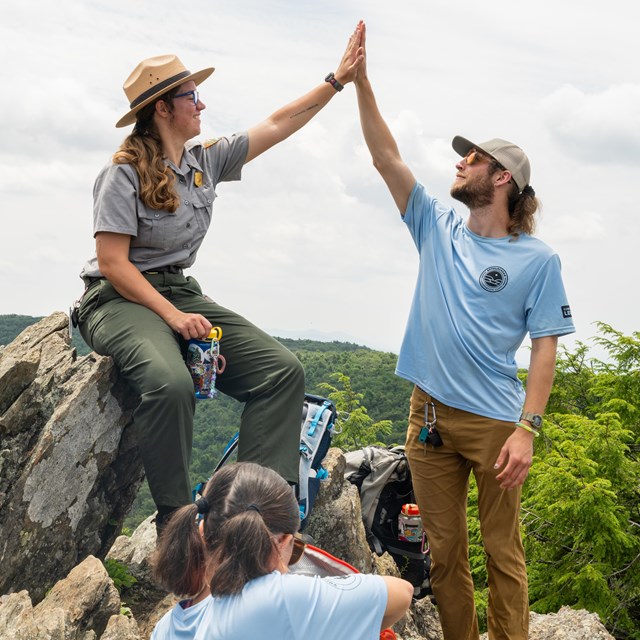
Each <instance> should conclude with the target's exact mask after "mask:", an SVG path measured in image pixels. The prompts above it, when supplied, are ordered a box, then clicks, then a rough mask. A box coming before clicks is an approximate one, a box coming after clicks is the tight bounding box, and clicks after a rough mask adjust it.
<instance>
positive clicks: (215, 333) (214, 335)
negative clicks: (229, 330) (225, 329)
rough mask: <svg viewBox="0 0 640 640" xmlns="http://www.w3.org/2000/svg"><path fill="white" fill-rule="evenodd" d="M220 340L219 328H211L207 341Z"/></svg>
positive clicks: (220, 331)
mask: <svg viewBox="0 0 640 640" xmlns="http://www.w3.org/2000/svg"><path fill="white" fill-rule="evenodd" d="M220 338H222V329H221V328H220V327H211V331H209V335H208V337H207V340H220Z"/></svg>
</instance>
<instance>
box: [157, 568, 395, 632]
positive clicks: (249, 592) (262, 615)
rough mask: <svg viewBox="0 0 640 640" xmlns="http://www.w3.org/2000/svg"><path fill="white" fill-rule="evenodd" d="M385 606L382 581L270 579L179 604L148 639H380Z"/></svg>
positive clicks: (366, 578)
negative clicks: (184, 605)
mask: <svg viewBox="0 0 640 640" xmlns="http://www.w3.org/2000/svg"><path fill="white" fill-rule="evenodd" d="M386 606H387V587H386V585H385V583H384V581H383V579H382V578H381V577H380V576H374V575H365V574H361V573H360V574H351V575H347V576H340V577H335V578H319V577H309V576H304V575H293V574H290V573H285V574H281V573H280V572H278V571H274V572H273V573H270V574H269V575H266V576H262V577H261V578H256V579H255V580H251V582H248V583H247V584H246V585H245V587H244V589H243V590H242V592H241V593H240V594H239V595H236V596H225V597H222V598H212V597H208V598H205V599H204V600H203V601H202V602H199V603H198V604H196V605H193V606H191V607H188V608H186V609H183V608H182V606H181V604H177V605H176V606H175V607H174V608H173V609H172V610H171V611H169V612H168V613H167V614H165V616H164V617H163V618H162V619H161V620H160V622H158V624H157V625H156V628H155V629H154V631H153V634H152V635H151V640H218V639H220V640H247V639H248V638H261V639H264V640H379V638H380V625H381V624H382V618H383V616H384V611H385V608H386Z"/></svg>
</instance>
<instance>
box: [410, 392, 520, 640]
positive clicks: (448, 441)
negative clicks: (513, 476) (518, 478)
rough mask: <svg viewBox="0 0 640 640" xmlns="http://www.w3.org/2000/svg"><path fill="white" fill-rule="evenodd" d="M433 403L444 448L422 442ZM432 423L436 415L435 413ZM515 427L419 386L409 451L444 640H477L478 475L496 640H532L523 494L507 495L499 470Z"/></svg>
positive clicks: (490, 625) (492, 632)
mask: <svg viewBox="0 0 640 640" xmlns="http://www.w3.org/2000/svg"><path fill="white" fill-rule="evenodd" d="M426 402H433V403H434V405H435V412H436V418H437V420H436V424H435V426H436V429H437V431H438V433H439V434H440V437H441V438H442V442H443V444H442V446H440V447H434V446H433V445H432V444H426V443H422V442H420V441H419V439H418V438H419V435H420V430H421V429H422V427H424V424H425V413H424V412H425V403H426ZM430 418H433V413H432V412H430ZM515 428H516V427H515V425H514V424H513V423H510V422H502V421H500V420H492V419H490V418H485V417H483V416H479V415H476V414H473V413H469V412H467V411H462V410H460V409H454V408H452V407H448V406H447V405H444V404H442V403H441V402H438V401H437V400H435V399H434V398H432V397H431V396H429V395H428V394H427V393H425V392H424V391H423V390H422V389H420V388H418V387H415V388H414V391H413V394H412V396H411V409H410V414H409V429H408V431H407V442H406V447H405V451H406V454H407V459H408V460H409V466H410V468H411V477H412V480H413V488H414V491H415V494H416V500H417V502H418V506H419V507H420V515H421V517H422V522H423V525H424V528H425V531H426V532H427V536H428V541H429V546H430V548H431V562H432V564H431V585H432V588H433V594H434V596H435V598H436V601H437V603H438V610H439V613H440V622H441V623H442V631H443V634H444V638H445V640H478V638H479V637H480V636H479V633H478V621H477V617H476V610H475V603H474V597H473V579H472V577H471V571H470V568H469V540H468V533H467V489H468V486H469V474H470V473H471V471H473V475H474V476H475V479H476V483H477V485H478V514H479V518H480V530H481V534H482V542H483V544H484V548H485V551H486V553H487V574H488V579H489V606H488V616H487V626H488V630H489V638H491V640H526V639H527V638H528V630H529V597H528V588H527V568H526V565H525V556H524V549H523V546H522V539H521V537H520V518H519V516H520V493H521V488H520V487H518V488H516V489H511V490H507V489H501V488H500V484H499V482H498V481H497V480H496V475H497V474H498V473H499V472H500V471H499V470H496V469H494V466H493V465H494V464H495V461H496V459H497V457H498V454H499V453H500V449H501V448H502V445H503V444H504V442H505V440H506V439H507V438H508V437H509V436H510V435H511V434H512V433H513V430H514V429H515Z"/></svg>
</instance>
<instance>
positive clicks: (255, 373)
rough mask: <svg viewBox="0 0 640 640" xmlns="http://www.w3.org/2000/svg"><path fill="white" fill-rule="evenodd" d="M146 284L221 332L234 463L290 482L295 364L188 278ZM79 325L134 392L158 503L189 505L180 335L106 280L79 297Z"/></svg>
mask: <svg viewBox="0 0 640 640" xmlns="http://www.w3.org/2000/svg"><path fill="white" fill-rule="evenodd" d="M145 278H146V279H147V280H148V281H149V282H150V283H151V284H152V286H154V288H155V289H156V290H157V291H159V292H160V293H161V294H162V295H163V296H165V297H166V298H167V299H168V300H170V301H171V303H172V304H173V305H175V306H176V307H177V308H178V309H180V310H181V311H184V312H186V313H199V314H201V315H203V316H205V317H206V318H207V319H208V320H209V321H210V322H211V323H212V324H213V325H215V326H219V327H221V328H222V339H221V341H220V352H221V354H222V355H223V356H224V357H225V359H226V362H227V366H226V369H225V371H224V372H223V373H222V374H221V375H220V376H218V378H217V380H216V388H218V389H219V390H220V391H222V392H223V393H225V394H227V395H230V396H231V397H233V398H235V399H236V400H239V401H241V402H244V403H245V406H244V410H243V413H242V419H241V423H240V439H239V443H238V459H239V460H245V461H251V462H255V463H258V464H261V465H263V466H267V467H271V468H272V469H275V470H276V471H277V472H278V473H280V474H281V475H282V476H283V477H284V478H285V480H287V481H289V482H291V483H295V482H297V481H298V465H299V445H300V419H301V415H302V403H303V398H304V372H303V369H302V366H301V365H300V362H299V361H298V360H297V358H296V357H295V356H294V355H293V354H292V353H291V352H290V351H288V350H287V349H286V348H285V347H283V346H282V345H281V344H280V343H279V342H278V341H277V340H275V339H274V338H272V337H271V336H269V335H268V334H266V333H265V332H264V331H262V330H260V329H258V328H257V327H256V326H254V325H253V324H251V323H250V322H248V321H247V320H245V319H244V318H242V317H241V316H239V315H238V314H236V313H234V312H232V311H230V310H228V309H225V308H224V307H221V306H220V305H218V304H216V303H215V302H213V301H211V300H210V299H208V298H206V297H204V296H203V294H202V291H201V289H200V285H199V284H198V283H197V282H196V280H195V279H194V278H191V277H185V276H183V275H180V274H172V273H157V274H145ZM79 322H80V324H79V327H80V332H81V333H82V336H83V338H84V339H85V341H86V342H87V343H88V344H89V345H90V346H91V347H92V348H93V349H94V350H95V351H96V352H97V353H99V354H101V355H108V356H112V357H113V359H114V362H115V365H116V367H117V369H118V372H119V374H120V375H121V376H122V377H124V378H125V380H126V381H127V382H128V383H129V385H130V386H131V387H132V388H133V390H134V391H135V392H136V393H137V394H139V397H140V402H139V404H138V406H137V408H136V409H135V413H134V425H135V429H136V434H137V439H138V447H139V450H140V455H141V457H142V461H143V464H144V469H145V473H146V476H147V481H148V482H149V487H150V489H151V495H152V496H153V499H154V501H155V503H156V505H162V506H166V507H177V506H181V505H183V504H187V503H189V502H190V501H191V489H192V485H191V482H190V479H189V460H190V457H191V446H192V436H193V413H194V409H195V397H194V389H193V382H192V380H191V376H190V374H189V371H188V369H187V367H186V365H185V363H184V360H183V357H182V352H181V344H180V341H181V340H182V339H181V338H179V336H178V335H177V334H176V333H174V331H173V330H172V329H171V328H170V327H169V326H168V325H167V324H166V323H165V322H164V321H163V320H162V319H161V318H160V316H158V315H157V314H156V313H154V312H153V311H151V310H150V309H148V308H147V307H145V306H143V305H140V304H136V303H133V302H130V301H128V300H126V299H125V298H123V297H122V296H120V295H119V294H118V293H117V292H116V290H115V289H114V287H113V286H112V285H111V284H110V283H109V282H108V281H107V280H106V279H102V280H98V281H96V282H94V283H93V284H92V285H91V286H90V287H89V289H88V290H87V291H86V292H85V295H84V296H83V299H82V302H81V306H80V309H79ZM204 402H206V400H205V401H204Z"/></svg>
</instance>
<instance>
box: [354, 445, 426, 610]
mask: <svg viewBox="0 0 640 640" xmlns="http://www.w3.org/2000/svg"><path fill="white" fill-rule="evenodd" d="M345 459H346V461H347V466H346V469H345V472H344V477H345V479H346V480H348V481H349V482H351V483H352V484H354V485H355V486H356V487H357V488H358V492H359V493H360V503H361V506H362V520H363V523H364V528H365V531H366V533H367V540H368V542H369V546H370V547H371V550H372V551H374V552H375V553H377V554H378V555H382V554H383V553H384V552H385V551H386V552H388V553H389V554H390V555H391V557H392V558H393V559H394V560H395V562H396V565H397V566H398V569H399V571H400V575H401V576H402V577H403V578H404V579H405V580H408V581H409V582H411V584H413V586H414V598H415V599H420V598H424V597H425V596H427V595H430V594H431V593H432V591H431V583H430V580H429V568H430V566H431V560H430V557H429V549H428V546H427V541H426V537H423V540H422V542H408V541H404V540H400V539H399V538H398V534H399V530H398V518H399V516H400V512H401V510H402V505H404V504H407V503H415V496H414V493H413V484H412V482H411V471H410V469H409V462H408V461H407V458H406V456H405V452H404V447H393V448H390V449H385V448H384V447H378V446H373V445H372V446H368V447H364V448H362V449H358V450H356V451H349V452H348V453H345Z"/></svg>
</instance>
